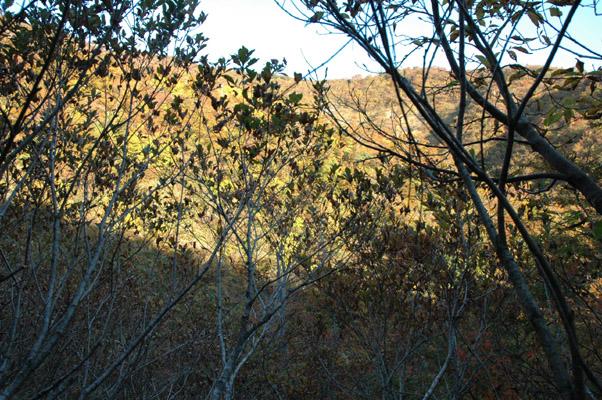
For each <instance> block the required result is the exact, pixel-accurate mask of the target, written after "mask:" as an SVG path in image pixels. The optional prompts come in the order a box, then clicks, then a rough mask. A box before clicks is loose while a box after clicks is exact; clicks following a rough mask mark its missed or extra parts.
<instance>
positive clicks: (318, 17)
mask: <svg viewBox="0 0 602 400" xmlns="http://www.w3.org/2000/svg"><path fill="white" fill-rule="evenodd" d="M323 16H324V12H323V11H317V12H316V13H315V14H314V15H312V17H311V18H310V19H309V22H311V23H316V22H318V21H320V20H321V19H322V17H323Z"/></svg>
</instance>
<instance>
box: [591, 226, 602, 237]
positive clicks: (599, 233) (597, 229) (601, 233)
mask: <svg viewBox="0 0 602 400" xmlns="http://www.w3.org/2000/svg"><path fill="white" fill-rule="evenodd" d="M592 233H593V234H594V238H595V239H596V240H600V241H602V221H597V222H594V226H593V228H592Z"/></svg>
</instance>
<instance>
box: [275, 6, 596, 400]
mask: <svg viewBox="0 0 602 400" xmlns="http://www.w3.org/2000/svg"><path fill="white" fill-rule="evenodd" d="M563 5H565V4H564V3H562V4H557V2H549V3H532V2H487V1H481V2H464V1H452V2H445V3H443V4H439V3H438V2H436V1H432V2H421V1H412V2H408V1H349V2H344V3H341V2H336V1H330V0H324V1H320V0H317V1H316V0H312V1H299V2H296V4H295V6H296V8H295V9H294V10H293V9H290V10H289V12H290V13H291V14H293V15H294V16H295V17H297V18H300V19H302V20H304V21H306V22H308V23H317V24H321V25H323V26H325V27H328V28H330V29H332V30H333V31H338V32H342V33H344V34H346V35H347V36H348V37H350V38H351V39H352V40H354V41H355V42H356V43H357V44H359V45H360V46H361V47H362V48H363V49H364V50H365V51H366V52H367V53H368V54H369V55H370V56H371V57H372V58H373V59H374V60H375V61H376V62H377V63H378V64H379V65H380V67H381V68H382V69H383V70H384V72H385V73H386V74H387V75H388V76H389V77H390V79H391V90H393V91H394V93H395V95H396V99H397V104H396V108H397V115H398V121H399V123H398V124H397V125H396V126H395V127H394V128H392V129H389V128H386V127H385V126H384V125H382V124H380V123H378V120H376V119H375V118H374V117H373V116H371V115H370V114H369V113H368V112H367V111H366V109H365V108H364V109H363V110H361V112H362V116H363V118H364V121H365V123H364V124H362V125H360V126H359V128H358V126H352V125H351V124H349V123H346V122H345V121H344V120H342V119H341V118H340V114H339V113H338V112H337V111H338V110H337V108H336V105H335V104H333V103H332V102H331V106H330V114H331V115H332V117H333V120H334V121H335V123H337V124H338V125H339V129H340V130H341V131H342V132H344V133H346V134H348V135H350V136H351V137H353V138H354V139H355V140H356V141H357V142H359V143H361V144H363V145H365V146H368V147H370V148H372V149H373V150H375V151H377V152H380V153H381V154H383V155H385V156H393V157H396V158H398V159H400V160H403V161H404V162H407V163H408V164H409V165H411V166H413V167H415V168H417V169H418V170H419V171H421V173H422V174H423V176H424V177H431V178H432V179H433V180H434V181H438V182H449V181H458V180H460V181H461V182H463V190H464V191H465V192H466V193H467V194H468V196H469V197H470V199H471V200H472V203H473V206H474V207H475V210H476V211H477V212H478V214H479V217H480V221H481V224H482V226H483V227H484V228H485V229H486V231H487V235H488V237H489V240H490V242H491V244H492V246H493V247H494V248H495V250H496V253H497V256H498V259H499V261H500V264H501V265H502V266H503V268H504V269H505V270H506V273H507V276H508V279H509V280H510V281H511V282H512V284H513V286H514V288H515V292H516V296H517V299H518V301H519V302H520V304H521V305H522V308H523V311H524V312H525V313H526V315H527V318H528V320H529V322H530V323H531V325H532V327H533V328H534V330H535V331H536V333H537V336H538V339H539V343H540V345H541V347H542V349H543V351H544V352H545V354H546V357H547V360H548V365H549V368H550V370H551V373H552V376H553V380H554V383H555V385H556V387H557V390H558V392H559V393H560V394H561V396H562V397H563V398H584V396H585V395H586V392H589V391H590V390H595V391H597V392H600V391H601V390H602V386H601V385H600V381H599V378H598V377H596V376H595V374H594V373H593V372H592V370H591V368H590V366H589V365H588V362H587V361H585V359H584V358H583V356H582V354H581V352H582V347H581V346H580V343H579V339H578V335H577V330H576V328H575V320H574V314H573V311H572V310H571V306H570V305H569V302H568V301H567V299H566V295H565V292H564V290H563V288H562V285H561V283H560V281H559V278H558V275H557V272H556V271H555V269H554V268H553V266H552V265H551V263H550V261H549V259H548V257H546V255H545V254H544V253H543V251H542V250H541V246H540V244H539V243H538V242H537V241H536V240H535V239H534V236H533V235H532V233H531V232H530V231H529V229H528V227H527V225H526V224H525V222H524V221H523V219H522V218H521V216H520V215H519V212H517V211H516V209H515V206H514V205H513V201H512V198H511V196H510V195H509V194H508V192H509V186H510V185H511V184H517V183H518V182H526V181H532V180H542V179H552V180H553V182H556V181H558V180H560V181H563V182H566V183H567V184H569V185H570V186H571V187H572V188H573V189H575V190H577V191H578V192H579V193H581V194H582V195H583V196H584V197H585V199H586V200H587V201H588V202H589V204H590V205H591V206H592V207H593V208H594V209H595V210H596V211H597V213H598V214H600V213H602V203H601V199H602V188H601V187H600V185H599V184H598V183H597V182H596V179H595V178H594V177H592V176H591V175H590V174H588V173H587V172H586V171H585V167H582V166H579V165H578V164H576V163H575V162H573V161H571V160H570V159H569V157H567V156H566V155H564V154H563V153H562V152H561V151H560V150H559V149H558V148H557V146H554V145H553V144H552V143H551V142H550V141H549V138H547V137H546V136H545V135H544V129H545V124H544V125H542V124H538V122H537V121H536V120H535V119H534V118H533V117H532V116H530V115H529V109H530V107H532V105H533V104H535V101H536V100H535V95H536V94H537V93H538V92H539V91H546V90H550V89H551V87H552V84H553V83H554V79H553V78H554V72H551V70H550V68H551V64H552V62H553V60H554V58H555V55H556V53H557V51H558V49H559V48H560V47H567V44H566V43H567V42H569V44H568V48H569V49H570V50H572V51H575V50H574V49H575V46H580V43H578V42H576V41H575V40H574V39H573V38H571V37H570V35H569V34H568V31H569V27H570V24H571V21H572V18H573V16H574V14H575V12H576V11H577V9H578V8H579V7H580V6H581V2H579V1H575V2H570V3H567V4H566V7H564V8H559V6H563ZM281 6H282V7H283V8H285V4H284V3H282V4H281ZM584 7H585V6H584ZM563 13H566V15H565V16H564V18H563V19H561V20H560V21H561V22H560V25H559V26H557V24H556V23H555V20H553V18H552V17H548V15H551V16H561V15H562V14H563ZM418 20H422V21H424V24H425V25H426V28H425V32H426V33H425V34H424V35H420V33H419V34H413V33H409V34H407V33H405V32H403V31H402V30H401V28H402V27H403V24H404V23H411V22H416V21H418ZM525 25H526V26H527V28H524V26H525ZM523 30H524V32H522V31H523ZM416 31H419V29H416V30H415V31H414V32H416ZM533 31H536V32H537V34H538V39H535V40H536V41H537V40H538V42H537V45H538V46H539V47H540V48H541V47H543V49H542V50H541V52H545V54H546V58H545V59H546V61H545V63H544V65H543V66H542V67H539V68H536V69H530V68H528V67H526V66H524V65H521V64H518V63H511V64H510V65H507V64H506V62H507V60H508V59H511V60H516V59H517V58H518V55H517V54H518V53H517V52H519V53H520V52H530V50H529V48H530V46H533V47H535V45H534V43H532V42H533V39H531V38H529V36H532V32H533ZM550 32H552V33H554V35H552V34H551V33H550ZM404 45H407V46H408V47H404ZM525 46H526V47H525ZM581 47H582V48H581V50H582V51H583V52H585V53H587V55H588V56H590V57H598V56H597V55H596V54H598V53H597V52H596V51H595V50H591V49H587V48H583V46H581ZM416 51H422V52H423V54H424V55H423V60H424V63H423V67H424V69H423V72H422V73H421V76H420V77H419V78H418V79H417V80H414V81H412V80H410V79H408V78H407V77H405V76H403V75H402V72H401V71H400V67H401V66H403V62H404V60H405V59H406V57H407V56H408V55H409V54H411V53H412V52H416ZM436 56H442V57H443V58H444V59H445V60H446V62H447V65H448V67H449V68H450V71H451V79H450V80H449V81H448V82H446V83H445V85H446V86H442V85H441V84H440V83H438V82H436V81H434V79H432V78H431V75H430V73H431V70H430V66H431V65H432V63H433V59H434V58H435V57H436ZM578 69H581V71H583V64H578ZM517 74H518V75H517ZM519 76H528V77H530V78H531V79H529V80H524V79H523V80H522V81H521V82H528V85H527V86H526V88H525V87H523V85H521V86H518V85H516V84H515V85H513V82H515V81H516V79H517V77H519ZM450 87H453V88H455V92H456V93H457V98H458V103H459V106H458V107H457V109H455V110H453V111H452V114H451V115H452V116H453V118H449V116H448V115H444V114H442V113H441V111H440V110H439V109H438V108H437V107H436V100H435V96H436V94H437V93H439V91H441V90H446V89H449V88H450ZM413 116H417V117H418V118H419V119H420V120H421V121H423V123H424V124H425V125H426V126H427V127H428V132H427V133H426V134H420V133H419V132H417V131H416V126H415V125H413V124H412V123H410V120H411V118H412V117H413ZM568 119H570V117H569V118H567V120H568ZM550 121H551V120H548V121H547V122H548V123H550ZM362 128H363V130H362ZM490 129H491V131H493V132H494V134H493V135H490V134H489V133H488V130H490ZM498 132H501V134H499V133H498ZM491 141H499V142H501V143H502V144H503V145H504V146H503V148H502V149H496V148H495V147H493V148H490V147H486V145H487V143H488V142H491ZM435 150H437V151H435ZM525 154H526V155H527V156H529V157H532V155H534V154H536V155H537V156H539V157H541V159H543V160H544V161H545V162H546V164H547V165H548V166H549V167H551V168H552V172H548V171H547V168H544V170H543V171H536V172H534V173H533V174H526V175H520V174H519V175H513V171H514V169H515V168H514V166H515V165H516V164H517V158H520V157H523V155H525ZM483 190H486V191H487V192H488V193H489V195H490V196H493V197H494V198H495V199H496V201H497V211H495V212H491V211H490V201H488V200H487V198H486V197H484V195H483ZM511 226H512V228H511ZM511 229H515V230H516V232H517V233H518V234H519V235H520V237H521V240H522V242H523V243H525V245H526V246H527V247H528V249H529V251H530V254H531V257H532V258H530V259H526V260H518V259H517V258H516V247H515V248H512V247H511V246H512V244H510V243H509V240H508V235H509V232H511ZM528 263H533V264H535V266H536V268H537V271H538V272H539V274H540V277H541V280H542V282H544V284H545V286H546V288H547V290H548V291H549V293H550V296H551V298H552V300H553V302H554V304H555V308H556V310H557V312H558V316H559V320H560V321H559V324H560V326H562V328H563V330H564V335H563V338H562V342H563V343H562V344H561V343H558V342H557V340H556V338H555V337H554V334H553V332H552V330H551V329H550V326H549V321H548V320H547V319H546V317H545V316H544V314H543V313H542V309H541V307H540V305H539V303H538V300H537V298H536V296H535V295H534V293H533V290H532V288H531V287H530V283H529V281H528V280H527V279H526V276H525V267H524V266H523V268H521V266H520V264H528ZM565 346H566V348H567V349H568V353H569V354H570V359H571V370H570V371H569V369H568V368H566V366H565V362H564V356H563V355H564V353H565V352H564V348H565ZM571 374H572V376H571ZM586 380H587V381H588V382H589V384H591V385H592V386H591V387H593V389H591V388H590V386H589V385H586Z"/></svg>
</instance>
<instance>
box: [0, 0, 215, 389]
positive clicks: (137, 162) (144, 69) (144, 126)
mask: <svg viewBox="0 0 602 400" xmlns="http://www.w3.org/2000/svg"><path fill="white" fill-rule="evenodd" d="M11 4H12V2H4V3H3V9H2V10H3V14H2V17H1V18H0V41H1V42H2V47H1V49H0V65H2V68H3V74H2V82H1V87H0V92H1V96H2V97H1V99H0V113H1V116H0V118H1V122H0V136H1V142H0V177H1V179H2V186H1V188H0V196H1V199H2V206H1V212H0V218H1V223H2V225H1V226H2V229H3V231H4V232H5V235H4V238H3V243H2V246H3V247H4V248H10V249H12V250H13V251H11V252H10V253H9V254H7V255H6V256H4V258H3V269H5V271H6V277H5V276H4V274H3V278H2V281H1V282H0V285H2V302H3V304H4V305H7V307H3V310H2V320H3V331H2V334H1V339H0V340H1V348H0V349H1V350H0V398H2V399H7V398H14V397H15V396H20V397H23V398H30V397H31V398H36V397H48V398H56V397H59V396H62V395H63V394H64V393H67V394H68V395H69V396H75V395H76V393H77V395H78V396H81V397H82V398H84V397H86V396H89V395H91V394H92V393H93V392H94V391H95V390H97V389H98V388H99V387H100V386H101V385H103V383H105V381H107V380H112V382H111V385H108V387H106V388H105V389H106V393H108V395H110V396H113V395H115V394H116V393H118V392H119V391H120V390H121V388H122V386H123V383H124V380H125V377H126V376H127V375H128V374H129V373H130V372H131V371H132V369H133V368H132V366H131V364H130V363H129V361H131V356H132V354H133V353H134V350H140V349H141V348H144V346H142V344H143V343H144V341H145V340H146V339H147V337H148V336H149V335H150V334H151V333H152V332H153V331H154V329H155V328H156V327H157V326H158V324H159V322H161V321H162V319H163V317H164V316H165V315H166V314H167V313H168V312H169V311H171V310H172V309H173V307H174V306H175V305H176V304H177V303H178V302H179V301H180V300H181V299H182V298H183V296H184V295H185V294H186V293H187V292H188V291H189V290H190V289H191V288H192V287H193V286H194V285H195V284H196V283H198V281H199V280H200V278H201V277H202V276H203V274H204V272H206V271H207V268H208V265H211V258H212V257H211V256H210V257H209V261H208V264H207V265H206V266H205V268H204V269H203V268H201V269H200V272H199V273H198V274H197V276H195V277H194V278H193V279H192V280H191V283H190V285H189V286H188V287H185V288H183V290H182V291H180V292H179V293H177V294H175V295H174V296H173V298H171V299H168V300H166V301H165V302H164V304H162V305H161V307H158V308H156V309H154V310H153V313H154V314H153V317H152V318H150V319H148V321H146V320H145V321H144V323H143V324H142V325H141V326H140V325H136V324H131V323H125V324H124V321H123V319H122V318H123V315H122V314H121V313H120V312H118V311H116V310H117V308H119V307H117V305H118V304H120V301H121V300H120V299H122V298H123V296H124V293H126V292H127V290H128V289H129V288H131V287H129V285H131V283H132V281H133V280H134V279H135V277H136V276H137V274H138V273H139V272H132V271H124V270H123V269H122V263H121V262H122V260H123V258H122V256H123V255H124V253H125V252H126V251H127V249H124V248H125V247H127V246H125V245H124V243H125V242H126V237H128V235H129V234H130V233H131V232H132V231H134V230H135V227H136V223H137V222H138V223H140V222H141V220H142V219H143V218H145V215H146V216H147V217H148V210H149V209H153V208H158V207H161V205H160V204H159V203H158V202H157V201H155V200H156V199H157V198H158V196H157V195H158V193H159V192H161V191H162V190H164V189H165V188H166V187H168V186H170V185H172V184H173V182H174V180H175V179H176V178H177V177H178V176H179V175H180V174H181V172H182V168H183V167H184V166H185V165H186V163H184V164H182V165H180V166H179V167H178V168H177V169H175V170H172V171H171V172H170V173H169V174H168V175H165V176H164V177H163V178H164V179H162V180H156V181H152V182H149V181H148V176H149V175H152V172H153V170H154V169H155V168H157V167H158V166H159V165H161V163H162V162H163V161H162V160H164V159H165V157H167V155H168V154H169V152H170V151H171V149H172V147H173V144H174V143H178V140H179V139H181V138H182V137H183V136H184V135H185V133H186V129H185V127H186V119H187V117H186V114H184V115H182V114H180V115H178V114H176V113H175V112H174V111H173V110H172V108H173V107H171V104H169V102H168V103H167V104H166V103H165V101H166V100H169V99H170V93H171V92H172V91H173V90H174V88H175V85H176V83H177V82H178V80H179V78H180V77H181V76H182V74H183V72H184V71H186V68H187V66H189V65H190V63H191V62H192V61H194V60H195V59H197V54H198V52H199V50H200V49H202V47H203V41H204V38H203V37H202V35H197V34H195V35H192V34H191V31H192V30H194V29H196V28H197V27H198V25H199V24H200V23H201V22H202V21H203V20H204V15H203V14H202V13H199V12H198V10H197V2H195V1H176V2H171V1H170V2H162V1H159V2H154V1H150V2H142V3H132V2H127V1H126V2H110V1H103V2H98V1H69V0H68V1H51V2H37V1H33V2H26V3H22V4H21V5H20V6H16V5H15V6H12V5H11ZM158 8H159V9H161V10H162V12H161V13H157V11H156V10H157V9H158ZM168 51H171V52H172V53H170V54H168ZM168 55H170V57H167V56H168ZM159 94H161V96H160V95H159ZM159 126H160V127H161V130H158V129H157V128H158V127H159ZM163 130H165V131H167V132H168V133H169V134H171V135H172V136H171V137H170V136H169V135H165V131H163ZM144 234H145V235H149V234H150V235H152V234H151V233H150V232H149V231H147V232H144ZM144 240H147V238H144ZM219 245H220V242H219V241H218V243H217V244H216V247H219ZM14 249H20V251H14ZM3 254H4V253H3ZM142 303H144V300H143V301H142ZM138 304H139V305H140V308H138V309H137V311H139V312H140V316H141V317H142V316H143V315H144V308H145V305H144V304H140V303H138ZM132 308H133V309H134V308H135V307H132ZM132 312H134V311H133V310H132ZM5 324H6V325H5ZM109 338H111V340H110V339H109ZM59 349H62V350H64V351H65V352H66V353H68V352H69V351H72V353H70V354H69V355H65V356H64V357H57V355H58V354H60V350H59ZM99 349H102V350H101V351H100V352H101V353H104V355H99V354H98V353H99ZM71 354H74V356H71ZM105 356H106V357H105ZM115 371H119V372H118V373H117V374H116V373H115ZM42 372H44V373H42ZM109 378H111V379H109Z"/></svg>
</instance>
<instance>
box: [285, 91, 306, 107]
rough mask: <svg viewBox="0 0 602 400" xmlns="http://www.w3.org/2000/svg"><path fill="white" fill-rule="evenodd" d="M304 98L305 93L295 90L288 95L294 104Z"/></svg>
mask: <svg viewBox="0 0 602 400" xmlns="http://www.w3.org/2000/svg"><path fill="white" fill-rule="evenodd" d="M302 98H303V94H301V93H297V92H293V93H291V94H290V95H289V96H288V101H289V102H291V103H292V104H298V103H299V102H300V101H301V99H302Z"/></svg>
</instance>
